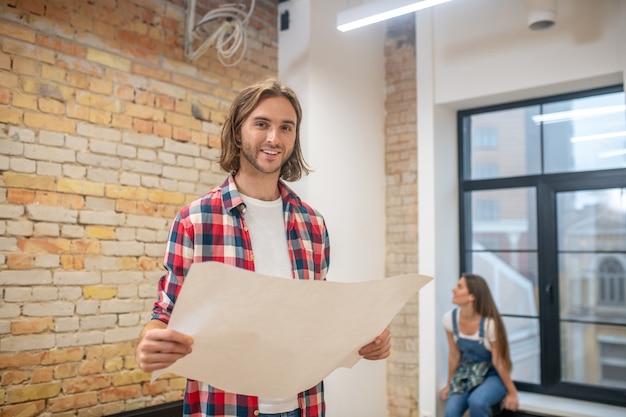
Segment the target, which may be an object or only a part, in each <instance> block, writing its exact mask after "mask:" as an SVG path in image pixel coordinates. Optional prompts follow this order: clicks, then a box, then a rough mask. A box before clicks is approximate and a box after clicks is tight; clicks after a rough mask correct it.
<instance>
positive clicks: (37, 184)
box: [4, 171, 55, 191]
mask: <svg viewBox="0 0 626 417" xmlns="http://www.w3.org/2000/svg"><path fill="white" fill-rule="evenodd" d="M54 182H55V178H54V177H43V176H37V175H28V174H19V173H15V172H10V171H7V172H5V173H4V184H5V185H6V186H7V187H15V188H25V189H28V190H48V191H53V190H54V188H55V186H54Z"/></svg>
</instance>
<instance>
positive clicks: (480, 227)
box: [470, 188, 537, 266]
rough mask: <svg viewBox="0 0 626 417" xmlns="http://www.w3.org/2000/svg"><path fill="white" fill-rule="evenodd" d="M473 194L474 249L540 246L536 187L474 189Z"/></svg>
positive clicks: (510, 248)
mask: <svg viewBox="0 0 626 417" xmlns="http://www.w3.org/2000/svg"><path fill="white" fill-rule="evenodd" d="M470 198H471V202H472V236H471V238H472V250H511V251H517V250H536V249H537V239H536V234H537V233H536V230H537V216H536V214H537V211H536V207H535V199H536V197H535V189H534V188H511V189H505V190H493V191H491V190H490V191H472V192H471V193H470ZM513 266H515V265H513Z"/></svg>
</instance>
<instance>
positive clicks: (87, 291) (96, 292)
mask: <svg viewBox="0 0 626 417" xmlns="http://www.w3.org/2000/svg"><path fill="white" fill-rule="evenodd" d="M116 295H117V288H116V287H83V297H84V298H85V299H87V300H110V299H111V298H114V297H115V296H116Z"/></svg>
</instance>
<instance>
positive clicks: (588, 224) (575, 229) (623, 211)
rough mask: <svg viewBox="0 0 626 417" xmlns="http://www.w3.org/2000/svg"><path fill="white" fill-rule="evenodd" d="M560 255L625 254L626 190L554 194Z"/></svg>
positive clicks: (613, 189) (612, 189)
mask: <svg viewBox="0 0 626 417" xmlns="http://www.w3.org/2000/svg"><path fill="white" fill-rule="evenodd" d="M557 219H558V240H559V250H560V251H626V188H610V189H602V190H588V191H572V192H561V193H558V194H557Z"/></svg>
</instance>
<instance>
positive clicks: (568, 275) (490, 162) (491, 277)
mask: <svg viewBox="0 0 626 417" xmlns="http://www.w3.org/2000/svg"><path fill="white" fill-rule="evenodd" d="M458 123H459V161H460V163H459V164H460V166H459V173H460V178H459V184H460V199H459V201H460V213H461V219H460V225H461V230H460V235H461V236H460V237H461V239H460V241H461V254H462V259H461V272H465V271H468V272H469V271H471V272H474V273H478V274H481V275H482V276H484V277H485V278H486V279H487V281H488V283H489V285H490V288H491V290H492V292H493V295H494V298H495V299H496V303H497V304H498V307H499V310H500V312H501V313H502V314H503V316H504V320H505V324H506V327H507V332H508V337H509V342H510V345H511V353H512V359H513V362H514V369H513V379H514V380H515V381H516V383H517V384H518V386H519V387H520V389H521V390H526V391H531V392H538V393H543V394H548V395H557V396H564V397H571V398H577V399H584V400H588V401H593V402H600V403H607V404H616V405H621V406H626V353H625V352H626V297H625V285H626V272H625V271H626V102H625V96H624V91H623V87H622V86H614V87H607V88H603V89H596V90H591V91H583V92H578V93H574V94H568V95H562V96H556V97H546V98H541V99H535V100H527V101H524V102H518V103H509V104H505V105H501V106H492V107H488V108H480V109H470V110H465V111H461V112H459V114H458ZM475 141H476V142H477V143H474V142H475ZM485 167H489V168H488V169H487V168H485Z"/></svg>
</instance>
